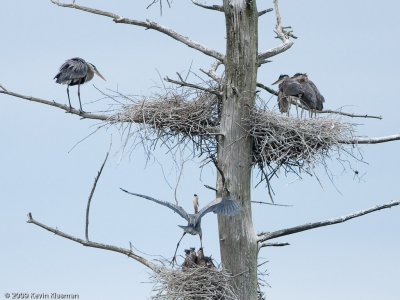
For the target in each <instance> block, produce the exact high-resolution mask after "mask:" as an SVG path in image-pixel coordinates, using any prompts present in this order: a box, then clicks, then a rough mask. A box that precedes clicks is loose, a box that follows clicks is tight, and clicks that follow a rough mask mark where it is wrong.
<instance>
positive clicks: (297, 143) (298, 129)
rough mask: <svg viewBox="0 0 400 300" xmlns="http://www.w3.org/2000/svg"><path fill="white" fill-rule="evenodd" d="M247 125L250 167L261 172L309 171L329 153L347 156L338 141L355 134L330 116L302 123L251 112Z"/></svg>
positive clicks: (350, 125)
mask: <svg viewBox="0 0 400 300" xmlns="http://www.w3.org/2000/svg"><path fill="white" fill-rule="evenodd" d="M248 125H249V128H250V129H249V131H248V134H249V135H250V136H251V137H252V138H253V163H254V164H255V165H257V166H258V167H259V168H262V169H266V168H267V167H270V168H272V166H275V168H276V167H278V168H279V167H284V168H285V169H294V168H297V169H300V170H301V169H305V170H310V169H312V168H313V167H315V165H317V164H320V163H322V164H324V163H325V160H326V159H327V158H328V157H329V156H330V155H331V152H332V151H337V152H339V154H340V152H341V151H342V150H343V151H344V152H346V153H347V150H346V149H344V147H345V145H343V144H342V143H341V141H344V140H347V139H349V138H351V137H353V133H354V125H352V124H349V123H343V122H341V121H340V120H339V119H335V118H333V117H332V116H328V117H318V118H311V119H309V118H307V119H301V118H296V117H287V116H284V115H281V114H277V113H274V112H272V111H270V110H268V109H254V110H253V111H252V112H251V119H250V120H249V121H248Z"/></svg>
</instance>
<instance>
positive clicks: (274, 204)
mask: <svg viewBox="0 0 400 300" xmlns="http://www.w3.org/2000/svg"><path fill="white" fill-rule="evenodd" d="M251 203H257V204H265V205H272V206H282V207H293V205H288V204H278V203H269V202H263V201H251Z"/></svg>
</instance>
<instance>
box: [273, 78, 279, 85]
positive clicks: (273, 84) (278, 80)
mask: <svg viewBox="0 0 400 300" xmlns="http://www.w3.org/2000/svg"><path fill="white" fill-rule="evenodd" d="M281 81H282V79H278V80H277V81H275V82H274V83H271V85H275V84H277V83H281Z"/></svg>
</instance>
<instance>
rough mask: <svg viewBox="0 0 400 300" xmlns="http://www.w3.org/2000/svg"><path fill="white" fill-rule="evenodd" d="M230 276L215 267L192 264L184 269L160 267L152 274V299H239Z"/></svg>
mask: <svg viewBox="0 0 400 300" xmlns="http://www.w3.org/2000/svg"><path fill="white" fill-rule="evenodd" d="M230 278H231V276H230V275H229V274H228V273H226V272H225V271H223V270H222V269H217V268H208V267H205V266H199V265H193V266H192V267H191V268H185V269H177V270H171V269H166V268H165V269H162V270H160V271H159V272H157V273H154V274H153V275H152V278H151V279H152V281H153V282H154V287H153V292H154V293H155V295H154V296H152V299H159V300H160V299H163V300H164V299H165V300H166V299H168V300H200V299H201V300H217V299H227V300H228V299H229V300H239V298H238V297H237V296H236V294H235V293H234V290H233V288H232V286H231V284H230Z"/></svg>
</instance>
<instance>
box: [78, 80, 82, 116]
mask: <svg viewBox="0 0 400 300" xmlns="http://www.w3.org/2000/svg"><path fill="white" fill-rule="evenodd" d="M78 98H79V107H80V111H81V112H83V109H82V103H81V85H80V84H78Z"/></svg>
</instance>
